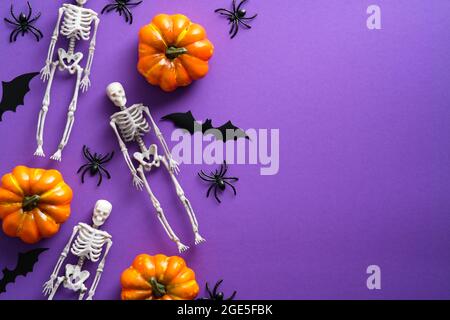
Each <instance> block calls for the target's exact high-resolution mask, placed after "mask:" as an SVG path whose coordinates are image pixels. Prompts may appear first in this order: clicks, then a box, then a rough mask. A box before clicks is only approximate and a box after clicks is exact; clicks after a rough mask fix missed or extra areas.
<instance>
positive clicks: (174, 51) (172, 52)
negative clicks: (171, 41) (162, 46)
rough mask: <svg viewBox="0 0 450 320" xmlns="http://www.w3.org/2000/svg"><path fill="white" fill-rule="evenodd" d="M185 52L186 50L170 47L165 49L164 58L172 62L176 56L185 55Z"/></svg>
mask: <svg viewBox="0 0 450 320" xmlns="http://www.w3.org/2000/svg"><path fill="white" fill-rule="evenodd" d="M186 52H187V49H186V48H177V47H174V46H170V47H168V48H167V49H166V57H167V58H168V59H170V60H173V59H175V58H178V56H181V55H182V54H185V53H186Z"/></svg>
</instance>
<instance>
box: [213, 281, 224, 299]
mask: <svg viewBox="0 0 450 320" xmlns="http://www.w3.org/2000/svg"><path fill="white" fill-rule="evenodd" d="M222 282H223V279H222V280H219V281H217V283H216V285H215V286H214V290H213V294H214V296H216V295H217V289H219V286H220V285H221V283H222Z"/></svg>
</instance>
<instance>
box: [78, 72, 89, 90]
mask: <svg viewBox="0 0 450 320" xmlns="http://www.w3.org/2000/svg"><path fill="white" fill-rule="evenodd" d="M90 86H91V80H89V76H88V75H85V76H84V77H83V80H81V85H80V88H81V91H83V92H86V91H87V89H89V87H90Z"/></svg>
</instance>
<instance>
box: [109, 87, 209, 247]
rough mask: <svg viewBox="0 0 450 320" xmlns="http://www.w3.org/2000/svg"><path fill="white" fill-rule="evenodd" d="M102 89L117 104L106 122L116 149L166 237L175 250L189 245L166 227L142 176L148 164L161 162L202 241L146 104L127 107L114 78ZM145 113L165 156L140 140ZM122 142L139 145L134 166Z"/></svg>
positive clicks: (146, 124)
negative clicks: (154, 211) (146, 194)
mask: <svg viewBox="0 0 450 320" xmlns="http://www.w3.org/2000/svg"><path fill="white" fill-rule="evenodd" d="M106 93H107V95H108V97H109V99H110V100H111V101H112V102H113V103H114V105H115V106H117V107H119V108H120V110H121V111H119V112H116V113H114V114H113V115H112V116H111V122H110V124H111V127H112V128H113V129H114V132H115V133H116V136H117V139H118V141H119V144H120V149H121V150H122V153H123V156H124V157H125V161H126V163H127V165H128V168H129V169H130V171H131V174H132V176H133V183H134V185H135V186H136V188H138V189H139V190H142V187H143V186H144V187H145V189H146V191H147V193H148V194H149V196H150V200H151V201H152V204H153V206H154V207H155V209H156V214H157V216H158V219H159V221H160V222H161V224H162V226H163V227H164V230H165V231H166V233H167V235H168V236H169V238H170V239H171V240H172V241H174V242H175V243H176V244H177V247H178V251H179V252H183V251H186V250H187V249H189V247H187V246H185V245H184V244H182V243H181V241H180V239H179V238H178V237H177V236H176V234H175V232H174V231H173V230H172V228H171V227H170V225H169V223H168V221H167V219H166V217H165V215H164V211H163V209H162V208H161V205H160V203H159V201H158V199H157V198H156V196H155V195H154V194H153V191H152V190H151V188H150V185H149V183H148V182H147V179H146V177H145V172H148V171H150V170H152V168H154V167H155V168H157V167H159V166H160V164H161V162H162V163H163V165H164V167H165V168H166V169H167V171H168V172H169V174H170V177H171V179H172V182H173V184H174V185H175V189H176V192H177V196H178V198H179V199H180V201H181V203H183V205H184V207H185V209H186V211H187V214H188V216H189V219H190V222H191V225H192V230H193V231H194V234H195V244H199V243H202V242H204V241H205V239H204V238H203V237H202V236H201V235H200V233H199V231H198V222H197V218H196V217H195V213H194V210H193V209H192V206H191V203H190V202H189V200H188V199H187V198H186V196H185V194H184V191H183V189H182V188H181V186H180V183H179V182H178V180H177V178H176V177H175V173H178V172H179V169H178V164H177V162H176V161H175V160H174V159H173V158H172V155H171V154H170V151H169V148H168V146H167V144H166V141H165V140H164V138H163V136H162V133H161V131H160V130H159V128H158V127H157V126H156V123H155V121H154V120H153V118H152V116H151V114H150V110H149V109H148V107H146V106H143V105H142V104H134V105H132V106H131V107H129V108H127V107H126V104H127V98H126V96H125V90H124V89H123V87H122V85H121V84H120V83H118V82H114V83H111V84H110V85H109V86H108V87H107V89H106ZM146 116H147V117H148V120H150V124H151V126H152V127H153V130H154V131H155V134H156V136H157V137H158V140H159V142H160V143H161V145H162V149H163V151H164V154H165V156H164V155H159V154H158V147H157V145H156V144H152V145H150V147H149V148H147V147H146V145H145V142H144V140H143V139H142V136H144V135H146V134H147V133H149V132H150V130H151V128H150V125H149V122H148V120H147V119H146ZM126 142H136V143H137V144H138V145H139V148H140V151H141V152H136V153H134V159H135V160H136V161H138V162H139V167H138V169H136V168H135V167H134V164H133V162H132V160H131V158H130V155H129V154H128V150H127V148H126V145H125V143H126Z"/></svg>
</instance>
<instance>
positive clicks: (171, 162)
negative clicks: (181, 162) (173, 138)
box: [169, 158, 180, 174]
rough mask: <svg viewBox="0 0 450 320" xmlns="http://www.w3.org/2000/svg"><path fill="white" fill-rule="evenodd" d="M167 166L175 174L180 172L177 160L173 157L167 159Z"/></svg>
mask: <svg viewBox="0 0 450 320" xmlns="http://www.w3.org/2000/svg"><path fill="white" fill-rule="evenodd" d="M169 167H170V170H171V171H172V172H173V173H175V174H179V173H180V168H178V162H176V161H175V160H174V159H173V158H170V159H169Z"/></svg>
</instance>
